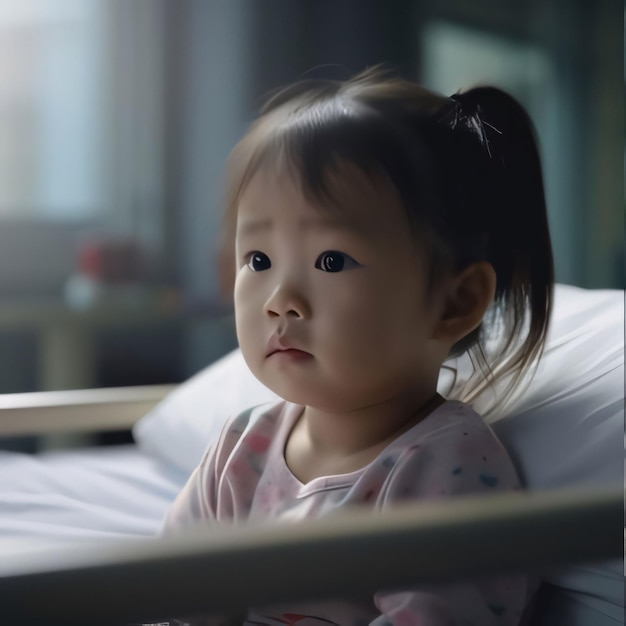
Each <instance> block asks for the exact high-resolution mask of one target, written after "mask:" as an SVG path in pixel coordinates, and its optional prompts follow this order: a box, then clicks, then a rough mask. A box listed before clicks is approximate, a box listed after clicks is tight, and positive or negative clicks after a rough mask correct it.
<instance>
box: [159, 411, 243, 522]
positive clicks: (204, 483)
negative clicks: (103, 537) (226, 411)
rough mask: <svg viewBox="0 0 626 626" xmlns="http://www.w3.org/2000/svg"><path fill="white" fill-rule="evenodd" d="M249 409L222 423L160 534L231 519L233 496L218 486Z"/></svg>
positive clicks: (241, 431) (174, 504) (169, 511)
mask: <svg viewBox="0 0 626 626" xmlns="http://www.w3.org/2000/svg"><path fill="white" fill-rule="evenodd" d="M254 408H255V407H253V408H251V409H249V410H247V411H244V412H243V413H241V414H240V415H238V416H237V417H235V418H231V419H229V420H227V421H226V423H225V425H224V427H223V429H222V432H221V433H220V436H219V438H218V440H217V442H216V443H215V445H212V446H209V447H208V449H207V451H206V452H205V454H204V456H203V458H202V460H201V461H200V464H199V465H198V467H197V468H196V469H195V470H194V471H193V472H192V474H191V476H190V477H189V479H188V480H187V483H186V484H185V486H184V487H183V489H182V491H181V492H180V493H179V494H178V496H177V497H176V499H175V500H174V503H173V504H172V506H171V507H170V509H169V510H168V512H167V515H166V517H165V522H164V527H163V532H164V534H170V533H172V532H175V531H176V530H179V529H181V528H187V527H189V526H192V525H194V524H197V523H198V522H200V521H203V522H211V521H213V522H215V521H217V519H218V518H219V519H220V520H227V519H229V518H230V517H232V509H233V506H234V503H233V502H231V501H230V499H229V496H231V495H233V494H232V493H231V491H230V490H229V489H228V488H224V486H223V485H221V484H220V481H222V480H223V473H224V472H223V470H224V466H225V465H226V463H227V461H228V458H229V456H230V454H231V453H232V451H233V450H234V448H235V447H236V446H237V444H238V442H239V440H240V439H241V436H242V434H243V432H244V431H245V429H246V427H247V426H248V423H249V422H250V419H251V415H252V413H253V411H254Z"/></svg>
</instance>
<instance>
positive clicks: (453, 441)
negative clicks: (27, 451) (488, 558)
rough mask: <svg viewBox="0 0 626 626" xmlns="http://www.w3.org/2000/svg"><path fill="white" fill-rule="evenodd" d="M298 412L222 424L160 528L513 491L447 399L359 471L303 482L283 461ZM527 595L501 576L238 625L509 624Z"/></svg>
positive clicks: (521, 583) (490, 444) (290, 407)
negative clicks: (219, 431)
mask: <svg viewBox="0 0 626 626" xmlns="http://www.w3.org/2000/svg"><path fill="white" fill-rule="evenodd" d="M302 410H303V407H301V406H298V405H294V404H291V403H288V402H278V403H272V404H270V405H263V406H260V407H254V408H253V409H250V410H248V411H246V412H244V413H242V414H241V415H239V416H238V417H236V418H234V419H232V420H231V421H229V422H228V423H227V424H226V426H225V428H224V430H223V431H222V434H221V436H220V439H219V441H218V443H217V445H215V446H214V447H211V448H210V449H209V450H208V452H207V453H206V454H205V456H204V458H203V460H202V462H201V463H200V465H199V467H198V468H197V469H196V470H195V471H194V473H193V474H192V475H191V477H190V479H189V481H188V483H187V485H186V486H185V487H184V489H183V491H182V492H181V493H180V494H179V496H178V498H177V499H176V501H175V502H174V504H173V506H172V508H171V510H170V511H169V513H168V516H167V519H166V530H167V531H168V532H170V531H172V530H176V529H179V528H182V527H185V526H189V525H192V524H195V523H197V522H198V521H199V520H211V521H215V522H238V521H244V520H246V521H248V520H250V521H254V520H259V521H260V520H264V521H266V520H268V519H272V520H274V519H275V520H287V521H293V522H297V521H298V520H302V519H309V518H319V517H322V516H325V515H328V514H331V513H333V512H334V511H337V510H339V509H343V508H345V507H349V506H354V505H360V506H364V505H365V506H367V507H369V508H371V509H373V510H376V511H382V510H384V509H385V508H387V507H389V506H391V505H393V504H394V503H397V502H403V501H431V500H440V499H443V498H451V497H455V496H459V495H463V494H486V493H493V492H496V491H510V490H514V489H519V488H520V483H519V479H518V477H517V475H516V472H515V469H514V467H513V464H512V462H511V460H510V459H509V457H508V455H507V453H506V450H505V449H504V447H503V446H502V444H501V443H500V442H499V441H498V439H497V438H496V437H495V435H494V434H493V432H492V431H491V429H490V428H489V427H488V426H487V425H486V424H485V423H484V421H483V420H482V418H481V417H480V416H479V415H478V414H477V413H475V412H474V411H473V410H472V409H471V408H470V407H468V406H467V405H465V404H463V403H460V402H455V401H448V402H445V403H444V404H442V405H441V406H439V407H438V408H437V409H435V410H434V411H433V412H432V413H431V414H430V415H428V416H427V417H426V418H425V419H423V420H422V421H420V422H419V423H418V424H416V425H415V426H413V427H412V428H410V429H409V430H407V431H406V432H404V433H402V434H401V435H399V436H398V437H397V438H396V439H395V440H394V441H392V442H391V443H390V444H389V445H388V446H387V447H386V448H385V449H384V450H383V451H382V452H381V453H380V454H379V455H378V457H377V458H376V459H374V460H373V461H372V462H371V463H369V464H368V465H366V466H365V467H363V468H361V469H359V470H357V471H355V472H351V473H348V474H342V475H338V476H324V477H319V478H315V479H313V480H311V481H310V482H309V483H307V484H303V483H301V482H300V481H299V480H298V479H297V478H296V477H295V476H294V475H293V474H292V473H291V471H290V470H289V467H288V466H287V463H286V462H285V457H284V449H285V445H286V442H287V439H288V436H289V433H290V432H291V430H292V428H293V426H294V425H295V423H296V421H297V419H298V418H299V416H300V415H301V413H302ZM415 558H418V557H417V555H416V556H415ZM528 595H529V581H528V577H527V576H524V575H507V576H499V577H494V578H489V579H480V580H476V581H472V582H468V583H459V584H449V585H437V586H428V587H425V586H421V587H419V588H416V589H407V590H402V591H398V592H394V593H377V594H375V595H374V597H373V598H371V599H370V600H368V601H366V602H360V603H359V602H339V603H338V602H333V603H315V604H313V605H306V606H305V605H297V606H288V607H287V606H282V607H271V608H265V609H254V610H251V611H250V612H249V614H248V618H247V621H245V622H244V624H249V625H252V624H265V625H283V626H284V625H285V624H293V625H294V626H313V625H322V624H326V625H329V624H331V625H332V624H336V625H339V626H492V625H493V626H496V625H497V626H515V625H517V624H519V623H520V620H521V616H522V613H523V611H524V607H525V605H526V604H527V599H528Z"/></svg>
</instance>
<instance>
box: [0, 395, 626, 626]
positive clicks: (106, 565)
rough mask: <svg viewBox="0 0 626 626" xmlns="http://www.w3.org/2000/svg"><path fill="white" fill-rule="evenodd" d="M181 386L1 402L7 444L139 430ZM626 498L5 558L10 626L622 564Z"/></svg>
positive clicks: (468, 505)
mask: <svg viewBox="0 0 626 626" xmlns="http://www.w3.org/2000/svg"><path fill="white" fill-rule="evenodd" d="M169 389H170V388H167V387H161V388H129V389H123V390H94V391H83V392H81V391H76V392H48V393H45V394H38V393H37V394H15V395H14V396H13V397H11V396H5V397H0V435H5V434H11V435H14V434H29V433H36V432H50V431H58V430H67V429H76V428H78V429H81V430H87V429H91V430H93V429H106V428H109V427H110V428H120V427H130V425H132V423H133V421H134V420H135V419H137V418H138V417H140V416H141V415H143V414H144V413H145V411H146V410H147V408H149V406H150V405H152V404H154V403H156V402H157V401H158V400H159V399H160V398H161V397H163V395H164V394H165V393H167V391H169ZM59 416H63V420H62V421H61V420H59V421H56V419H57V418H58V417H59ZM81 416H82V417H81ZM623 498H624V494H623V492H622V490H617V491H615V490H613V491H602V492H599V491H584V492H583V491H568V490H560V491H551V492H548V491H546V492H535V493H512V494H506V495H499V496H491V497H484V496H481V497H463V498H458V499H455V500H450V501H446V502H441V503H433V504H420V505H416V504H413V505H410V506H403V507H399V508H396V509H394V510H389V511H386V512H384V513H381V514H370V513H364V512H363V511H360V510H351V511H347V512H345V513H343V514H342V515H338V516H333V517H332V518H326V519H322V520H316V521H307V522H302V523H299V524H297V525H293V526H285V525H280V526H279V525H274V526H270V525H268V526H263V527H258V526H257V527H252V526H246V525H242V526H237V527H230V528H220V529H216V528H207V527H197V528H194V529H191V530H190V531H189V532H186V533H185V534H181V535H175V536H169V537H164V538H160V539H151V540H142V541H133V542H125V543H123V544H120V545H119V546H111V545H107V547H106V548H99V547H94V548H92V549H89V550H87V549H85V548H84V547H83V548H81V549H80V550H72V551H70V550H64V551H55V552H45V553H41V554H31V555H30V556H29V557H28V558H26V557H24V556H22V557H20V558H19V559H13V560H11V559H7V558H5V559H1V560H0V623H2V624H15V625H18V624H19V625H24V624H46V625H47V626H51V625H54V624H63V625H72V624H76V625H81V626H85V625H86V624H100V623H102V624H108V625H111V624H127V623H131V622H134V623H137V622H140V623H141V622H145V621H158V620H161V619H163V618H164V617H166V616H171V615H183V616H184V615H193V614H209V613H214V612H219V613H225V614H235V613H238V612H241V611H242V609H244V608H245V607H247V606H260V605H264V604H272V603H275V602H281V601H287V600H289V601H299V600H307V599H308V600H311V599H325V598H332V597H335V596H339V595H340V596H342V597H344V598H347V597H350V596H353V595H361V594H362V593H369V592H372V591H374V590H379V589H385V588H387V589H393V588H402V587H403V586H410V585H415V584H419V583H424V582H429V583H433V582H444V581H454V580H460V579H463V578H467V577H475V576H482V575H488V574H493V573H498V572H506V571H526V572H533V571H534V572H538V571H540V570H544V569H545V568H547V567H550V568H554V567H560V566H566V565H570V564H573V563H582V562H586V561H599V560H603V559H608V558H621V557H622V556H623V522H624V516H623V502H624V500H623ZM303 563H304V564H306V566H305V567H303V566H302V564H303ZM372 564H375V567H372Z"/></svg>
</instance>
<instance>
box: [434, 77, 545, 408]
mask: <svg viewBox="0 0 626 626" xmlns="http://www.w3.org/2000/svg"><path fill="white" fill-rule="evenodd" d="M451 100H452V107H451V109H452V110H451V111H449V112H448V113H447V115H446V116H445V117H444V119H443V121H444V124H445V125H446V126H447V127H448V128H449V129H450V130H451V131H452V135H456V136H460V137H461V143H462V144H464V147H465V148H466V149H462V150H461V154H463V155H464V156H465V157H466V158H467V157H471V154H472V153H473V154H474V155H475V156H474V159H473V160H472V161H469V162H468V161H466V162H465V163H462V162H459V163H458V165H459V167H460V169H461V171H462V172H463V175H462V178H464V179H466V178H474V180H472V181H471V182H470V184H469V185H467V186H466V187H465V189H468V190H470V196H471V195H473V194H475V197H474V198H473V199H471V198H469V199H468V198H466V199H464V201H463V202H462V203H461V204H462V206H463V208H464V209H465V210H468V211H469V213H470V215H468V216H467V217H468V219H471V218H472V216H473V217H474V219H476V222H477V224H478V226H479V228H480V230H482V231H483V232H482V233H481V234H482V237H483V239H484V241H485V246H484V250H483V253H484V259H485V260H486V261H488V262H489V263H491V265H492V266H493V268H494V270H495V273H496V276H497V282H496V290H495V300H494V306H493V310H492V315H491V319H489V318H488V319H487V321H491V322H492V324H493V331H492V336H489V334H488V332H489V329H488V328H486V329H483V332H482V333H481V334H482V341H478V342H477V343H476V344H475V348H474V349H473V355H474V357H476V359H477V360H478V361H479V363H480V364H481V366H482V367H481V369H484V368H485V367H486V368H487V370H488V372H487V373H488V376H487V381H486V382H487V383H489V382H493V378H494V372H495V371H496V370H497V372H495V373H497V374H498V376H500V375H504V374H507V373H510V372H515V374H514V376H513V379H512V381H511V382H510V385H509V387H508V389H507V391H508V392H509V393H510V392H511V391H512V390H513V388H514V387H515V386H516V385H517V383H518V381H519V379H520V377H521V376H522V375H523V374H524V373H525V371H526V370H527V369H528V368H529V366H530V365H531V364H532V363H533V362H536V361H537V359H538V357H539V356H540V355H541V353H542V351H543V346H544V343H545V338H546V334H547V329H548V322H549V319H550V313H551V308H552V290H553V284H554V270H553V259H552V247H551V243H550V234H549V228H548V219H547V211H546V202H545V194H544V186H543V177H542V172H541V161H540V157H539V151H538V147H537V140H536V133H535V129H534V126H533V124H532V121H531V120H530V118H529V116H528V114H527V113H526V111H525V110H524V109H523V108H522V106H521V105H520V104H519V103H518V102H517V101H516V100H515V99H514V98H512V97H511V96H509V95H508V94H506V93H504V92H503V91H501V90H499V89H496V88H494V87H477V88H474V89H471V90H469V91H467V92H465V93H459V94H455V95H454V96H452V98H451ZM466 150H467V151H466ZM457 171H458V170H457ZM458 182H461V181H458ZM460 192H461V193H464V190H463V188H461V189H460ZM458 206H459V205H458V204H457V208H458ZM450 217H451V218H452V216H450ZM460 221H461V223H462V222H467V221H468V220H460ZM466 235H467V232H466ZM474 339H476V338H475V337H466V338H465V339H464V340H463V341H462V344H465V345H458V346H456V352H457V353H459V352H461V351H463V348H464V347H467V345H468V344H471V343H473V340H474ZM485 344H487V345H489V346H490V348H489V350H488V352H489V358H487V356H485V352H484V350H483V348H484V347H485ZM489 362H491V363H492V366H490V365H489ZM483 387H484V385H479V386H478V387H477V388H476V389H475V390H473V393H472V395H473V396H475V395H476V393H478V391H480V390H481V389H482V388H483ZM501 400H504V398H501Z"/></svg>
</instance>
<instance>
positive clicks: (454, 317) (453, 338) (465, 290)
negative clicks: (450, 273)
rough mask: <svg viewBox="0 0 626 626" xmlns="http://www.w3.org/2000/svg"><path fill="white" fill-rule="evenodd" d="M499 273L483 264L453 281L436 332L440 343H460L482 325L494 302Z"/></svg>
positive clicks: (463, 271) (488, 264)
mask: <svg viewBox="0 0 626 626" xmlns="http://www.w3.org/2000/svg"><path fill="white" fill-rule="evenodd" d="M495 290H496V273H495V270H494V269H493V266H492V265H491V263H487V262H486V261H481V262H479V263H474V264H472V265H469V266H468V267H466V268H465V269H464V270H462V271H461V272H459V273H458V274H457V275H456V276H454V277H452V278H451V279H450V283H449V286H448V289H446V293H445V294H443V298H444V301H443V307H442V313H441V316H440V318H439V322H438V324H437V329H436V337H437V339H441V340H444V341H448V342H450V345H454V344H455V343H456V342H457V341H459V340H460V339H462V338H463V337H465V336H466V335H468V334H469V333H471V332H472V331H473V330H474V329H475V328H478V326H479V325H480V323H481V321H482V319H483V316H484V315H485V312H486V311H487V308H488V307H489V305H490V304H491V303H492V302H493V297H494V294H495Z"/></svg>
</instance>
